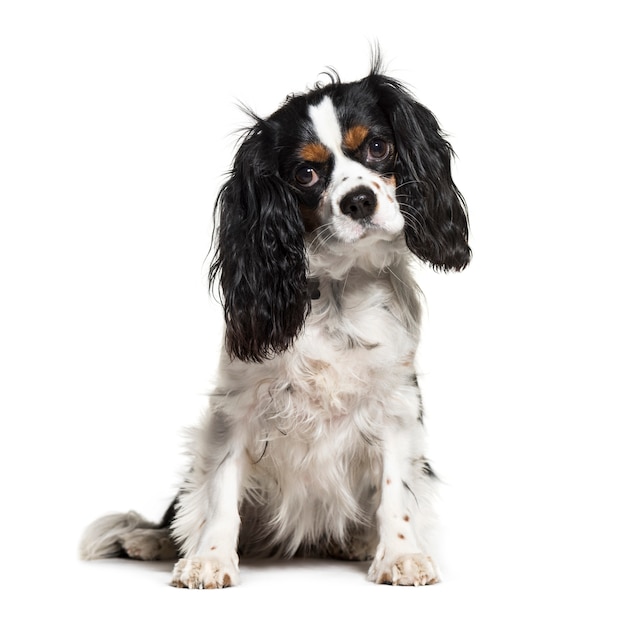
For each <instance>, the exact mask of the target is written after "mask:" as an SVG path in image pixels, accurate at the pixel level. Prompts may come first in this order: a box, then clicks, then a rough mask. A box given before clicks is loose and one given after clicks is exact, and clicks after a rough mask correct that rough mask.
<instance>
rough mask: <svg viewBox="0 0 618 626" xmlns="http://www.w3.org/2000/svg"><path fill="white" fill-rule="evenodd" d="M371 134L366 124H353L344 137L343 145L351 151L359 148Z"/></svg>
mask: <svg viewBox="0 0 618 626" xmlns="http://www.w3.org/2000/svg"><path fill="white" fill-rule="evenodd" d="M368 134H369V129H368V128H367V127H366V126H360V125H358V126H351V127H350V128H348V130H347V131H346V133H345V136H344V138H343V146H344V148H347V149H348V150H350V151H351V152H354V151H355V150H358V149H359V148H360V146H361V144H362V143H363V141H365V139H367V135H368Z"/></svg>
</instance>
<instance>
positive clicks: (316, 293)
mask: <svg viewBox="0 0 618 626" xmlns="http://www.w3.org/2000/svg"><path fill="white" fill-rule="evenodd" d="M307 293H308V294H309V297H310V298H311V299H312V300H319V299H320V281H319V280H318V279H317V278H309V279H308V280H307Z"/></svg>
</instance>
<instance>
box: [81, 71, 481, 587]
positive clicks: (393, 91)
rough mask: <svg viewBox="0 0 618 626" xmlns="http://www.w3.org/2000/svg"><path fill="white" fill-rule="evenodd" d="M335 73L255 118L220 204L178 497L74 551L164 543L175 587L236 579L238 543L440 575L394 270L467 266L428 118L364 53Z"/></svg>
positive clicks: (410, 320)
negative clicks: (358, 66) (205, 329)
mask: <svg viewBox="0 0 618 626" xmlns="http://www.w3.org/2000/svg"><path fill="white" fill-rule="evenodd" d="M331 78H332V80H331V82H330V83H329V84H327V85H324V86H317V87H316V88H315V89H313V90H311V91H309V92H308V93H306V94H303V95H296V96H293V97H289V98H288V99H287V101H286V102H285V103H284V104H283V105H282V107H281V108H280V109H279V110H278V111H276V112H275V113H274V114H273V115H272V116H270V117H268V118H266V119H259V118H257V117H255V119H254V122H255V125H254V126H253V127H252V128H251V129H250V130H249V131H248V132H247V133H246V135H245V136H244V139H243V141H242V143H241V145H240V147H239V150H238V152H237V155H236V158H235V161H234V164H233V168H232V170H231V173H230V176H229V178H228V180H227V182H226V183H225V185H224V186H223V189H222V190H221V192H220V195H219V197H218V201H217V218H218V230H217V235H218V236H217V239H216V250H215V258H214V262H213V265H212V269H211V279H212V280H213V281H215V280H218V281H219V285H220V290H221V294H222V297H223V303H224V312H225V321H226V338H225V349H224V350H222V354H221V360H220V365H219V372H218V383H217V386H216V390H215V391H214V393H213V394H212V397H211V400H210V406H209V409H208V411H207V413H206V414H205V416H204V418H203V421H202V422H201V424H200V425H199V426H198V427H197V428H195V429H194V430H193V431H192V433H191V446H190V452H191V458H192V463H191V468H190V471H189V472H188V473H187V475H186V479H185V482H184V484H183V486H182V488H181V491H180V494H179V497H178V498H177V500H176V501H175V503H174V505H173V506H172V507H170V510H169V511H168V513H167V514H166V518H165V519H164V521H163V522H162V523H161V524H158V525H156V524H151V523H149V522H146V521H145V520H143V518H141V517H140V516H139V515H137V514H136V513H129V514H126V515H115V516H108V517H105V518H102V519H100V520H98V521H96V522H94V523H93V524H92V525H91V526H90V527H89V529H87V531H86V533H85V535H84V538H83V541H82V546H81V550H82V556H83V557H84V558H102V557H107V556H118V555H126V556H130V557H134V558H142V559H157V558H168V557H171V556H173V555H175V554H176V551H178V552H179V555H180V556H181V558H180V559H179V560H178V562H177V564H176V566H175V568H174V571H173V576H172V584H173V585H175V586H178V587H189V588H218V587H227V586H230V585H236V584H238V582H239V569H238V562H239V559H238V554H239V553H240V554H241V555H257V556H271V555H282V556H292V555H298V554H304V555H320V556H336V557H341V558H348V559H373V560H372V563H371V565H370V567H369V579H370V580H372V581H375V582H377V583H390V584H394V585H395V584H397V585H425V584H430V583H434V582H437V580H438V572H437V569H436V565H435V563H434V562H433V560H432V559H431V556H430V554H429V552H428V547H427V534H428V531H429V528H430V526H431V522H432V504H431V500H432V493H433V491H434V483H435V474H434V472H433V470H432V468H431V466H430V464H429V462H428V460H427V458H426V451H425V433H424V427H423V413H422V404H421V397H420V392H419V388H418V384H417V376H416V371H415V357H416V352H417V346H418V342H419V322H420V318H421V310H420V306H419V298H418V288H417V285H416V283H415V281H414V278H413V276H412V273H411V269H410V265H411V260H412V259H413V258H414V257H416V258H418V259H421V260H422V261H425V262H427V263H429V264H430V265H431V266H433V267H434V268H436V269H442V270H461V269H463V268H464V267H465V266H466V265H467V264H468V262H469V260H470V249H469V247H468V243H467V235H468V221H467V214H466V209H465V204H464V201H463V198H462V197H461V195H460V193H459V191H458V190H457V188H456V186H455V185H454V183H453V181H452V178H451V171H450V162H451V156H452V151H451V147H450V145H449V143H448V142H447V141H446V140H445V139H444V137H443V134H442V133H441V131H440V129H439V127H438V124H437V122H436V119H435V118H434V116H433V115H432V113H431V112H430V111H429V110H428V109H426V108H425V107H423V106H422V105H421V104H419V103H418V102H417V101H415V99H414V98H413V97H412V96H411V95H410V93H409V92H408V91H407V90H406V89H405V88H404V87H403V86H402V85H401V84H400V83H399V82H397V81H395V80H393V79H392V78H389V77H387V76H385V75H384V74H383V73H382V70H381V68H380V62H379V59H376V60H375V61H374V63H373V66H372V70H371V72H370V74H369V75H368V76H367V77H366V78H364V79H362V80H360V81H358V82H354V83H341V82H340V81H339V79H338V77H337V76H332V77H331Z"/></svg>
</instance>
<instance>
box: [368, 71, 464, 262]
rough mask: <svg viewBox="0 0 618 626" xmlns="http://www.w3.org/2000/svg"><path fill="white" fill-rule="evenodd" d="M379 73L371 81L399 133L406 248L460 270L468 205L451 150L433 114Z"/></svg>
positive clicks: (399, 192)
mask: <svg viewBox="0 0 618 626" xmlns="http://www.w3.org/2000/svg"><path fill="white" fill-rule="evenodd" d="M376 69H377V68H376V65H375V64H374V71H373V72H372V74H371V75H370V76H369V77H368V78H367V80H368V81H369V82H370V84H371V85H372V86H373V87H374V88H375V89H376V90H377V92H378V98H379V103H380V106H381V108H382V110H383V111H384V112H385V113H386V114H387V116H388V117H389V118H390V123H391V127H392V129H393V131H394V134H395V142H396V149H397V155H398V158H397V163H396V168H395V176H396V180H397V200H398V202H399V204H400V207H401V212H402V213H403V215H404V218H405V221H406V227H405V236H406V242H407V244H408V247H409V248H410V250H411V251H412V252H413V253H414V254H415V255H416V256H417V257H419V258H420V259H422V260H423V261H426V262H428V263H429V264H430V265H432V266H433V267H434V268H435V269H442V270H456V271H459V270H462V269H464V268H465V267H466V266H467V265H468V263H469V262H470V258H471V251H470V248H469V246H468V215H467V210H466V204H465V200H464V198H463V196H462V195H461V193H460V192H459V190H458V189H457V187H456V186H455V183H454V182H453V179H452V178H451V159H452V157H453V150H452V148H451V146H450V144H449V143H448V141H446V139H445V138H444V136H443V134H442V132H441V130H440V127H439V125H438V122H437V120H436V118H435V117H434V115H433V114H432V113H431V111H429V110H428V109H426V108H425V107H424V106H423V105H422V104H420V103H418V102H417V101H416V100H415V99H414V98H413V97H412V96H411V95H410V93H409V92H408V91H407V90H406V88H405V87H403V86H402V85H401V83H399V82H398V81H396V80H394V79H391V78H389V77H387V76H384V75H382V74H379V73H378V72H377V71H376Z"/></svg>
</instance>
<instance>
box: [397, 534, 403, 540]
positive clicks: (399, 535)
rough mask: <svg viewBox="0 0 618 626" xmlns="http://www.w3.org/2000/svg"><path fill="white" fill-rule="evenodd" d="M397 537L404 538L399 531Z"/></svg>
mask: <svg viewBox="0 0 618 626" xmlns="http://www.w3.org/2000/svg"><path fill="white" fill-rule="evenodd" d="M397 537H399V539H405V537H404V536H403V535H402V534H401V533H399V534H398V535H397Z"/></svg>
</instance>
